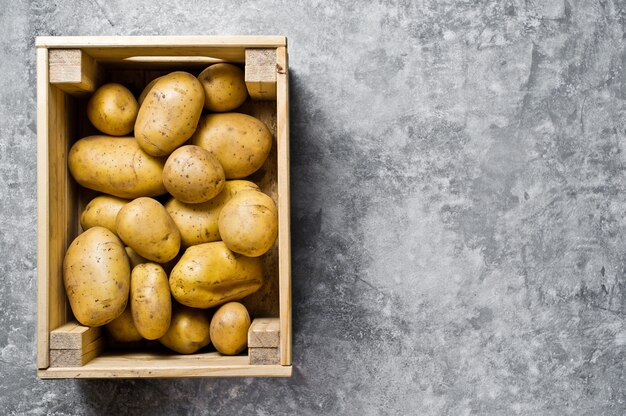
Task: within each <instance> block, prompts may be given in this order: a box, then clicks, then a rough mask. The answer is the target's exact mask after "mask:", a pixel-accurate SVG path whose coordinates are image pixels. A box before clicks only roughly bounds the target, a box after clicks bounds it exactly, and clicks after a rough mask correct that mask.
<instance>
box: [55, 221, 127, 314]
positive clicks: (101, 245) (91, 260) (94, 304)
mask: <svg viewBox="0 0 626 416" xmlns="http://www.w3.org/2000/svg"><path fill="white" fill-rule="evenodd" d="M63 282H64V284H65V291H66V293H67V297H68V299H69V301H70V306H71V307H72V312H74V316H75V317H76V319H77V320H78V322H80V323H81V324H83V325H85V326H101V325H105V324H108V323H109V322H111V321H112V320H114V319H115V318H117V317H118V316H120V315H121V314H122V312H124V309H125V308H126V303H127V301H128V292H129V288H130V266H129V264H128V257H126V252H125V251H124V246H123V245H122V242H121V241H120V239H119V238H117V236H116V235H115V234H113V233H112V232H111V231H109V230H107V229H106V228H104V227H93V228H90V229H88V230H87V231H85V232H84V233H82V234H80V235H79V236H78V237H76V238H75V239H74V241H72V244H70V246H69V248H68V249H67V253H66V254H65V259H64V260H63Z"/></svg>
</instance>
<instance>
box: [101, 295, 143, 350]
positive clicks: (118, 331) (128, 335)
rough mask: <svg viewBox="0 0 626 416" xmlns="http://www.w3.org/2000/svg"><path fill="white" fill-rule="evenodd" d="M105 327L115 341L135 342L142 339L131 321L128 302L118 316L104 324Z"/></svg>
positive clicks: (131, 316)
mask: <svg viewBox="0 0 626 416" xmlns="http://www.w3.org/2000/svg"><path fill="white" fill-rule="evenodd" d="M106 329H107V332H108V333H109V335H111V337H112V338H113V339H114V340H115V341H117V342H137V341H141V340H142V339H143V337H142V336H141V334H140V333H139V331H137V328H136V327H135V323H134V322H133V315H132V314H131V313H130V304H129V305H128V306H126V309H124V312H123V313H122V314H121V315H120V316H118V317H117V318H115V319H114V320H112V321H111V322H109V323H108V324H106Z"/></svg>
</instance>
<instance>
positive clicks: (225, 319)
mask: <svg viewBox="0 0 626 416" xmlns="http://www.w3.org/2000/svg"><path fill="white" fill-rule="evenodd" d="M248 329H250V314H249V313H248V310H247V309H246V307H245V306H243V305H242V304H241V303H238V302H229V303H226V304H224V305H222V306H220V308H219V309H218V310H217V311H216V312H215V315H213V318H212V319H211V342H212V343H213V346H214V347H215V349H216V350H218V351H219V352H220V353H222V354H224V355H236V354H239V353H240V352H241V351H243V350H244V349H246V348H247V347H248Z"/></svg>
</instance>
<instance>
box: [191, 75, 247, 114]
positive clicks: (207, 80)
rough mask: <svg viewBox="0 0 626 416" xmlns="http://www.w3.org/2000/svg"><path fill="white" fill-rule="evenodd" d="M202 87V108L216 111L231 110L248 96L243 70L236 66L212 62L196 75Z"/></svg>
mask: <svg viewBox="0 0 626 416" xmlns="http://www.w3.org/2000/svg"><path fill="white" fill-rule="evenodd" d="M198 80H200V82H201V83H202V88H203V89H204V108H205V109H207V110H209V111H213V112H216V113H222V112H224V111H232V110H234V109H235V108H237V107H239V106H240V105H242V104H243V103H244V102H245V101H246V98H248V88H247V87H246V81H245V75H244V72H243V71H242V70H241V68H239V67H238V66H235V65H232V64H227V63H219V64H213V65H211V66H210V67H208V68H207V69H205V70H204V71H202V72H201V73H200V75H198Z"/></svg>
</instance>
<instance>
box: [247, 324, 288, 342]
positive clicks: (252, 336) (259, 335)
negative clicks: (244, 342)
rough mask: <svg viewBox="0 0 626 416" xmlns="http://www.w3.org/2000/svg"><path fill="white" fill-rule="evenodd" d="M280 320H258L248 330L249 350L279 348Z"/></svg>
mask: <svg viewBox="0 0 626 416" xmlns="http://www.w3.org/2000/svg"><path fill="white" fill-rule="evenodd" d="M279 345H280V319H278V318H256V319H255V320H254V321H252V325H250V329H249V330H248V348H278V346H279Z"/></svg>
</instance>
